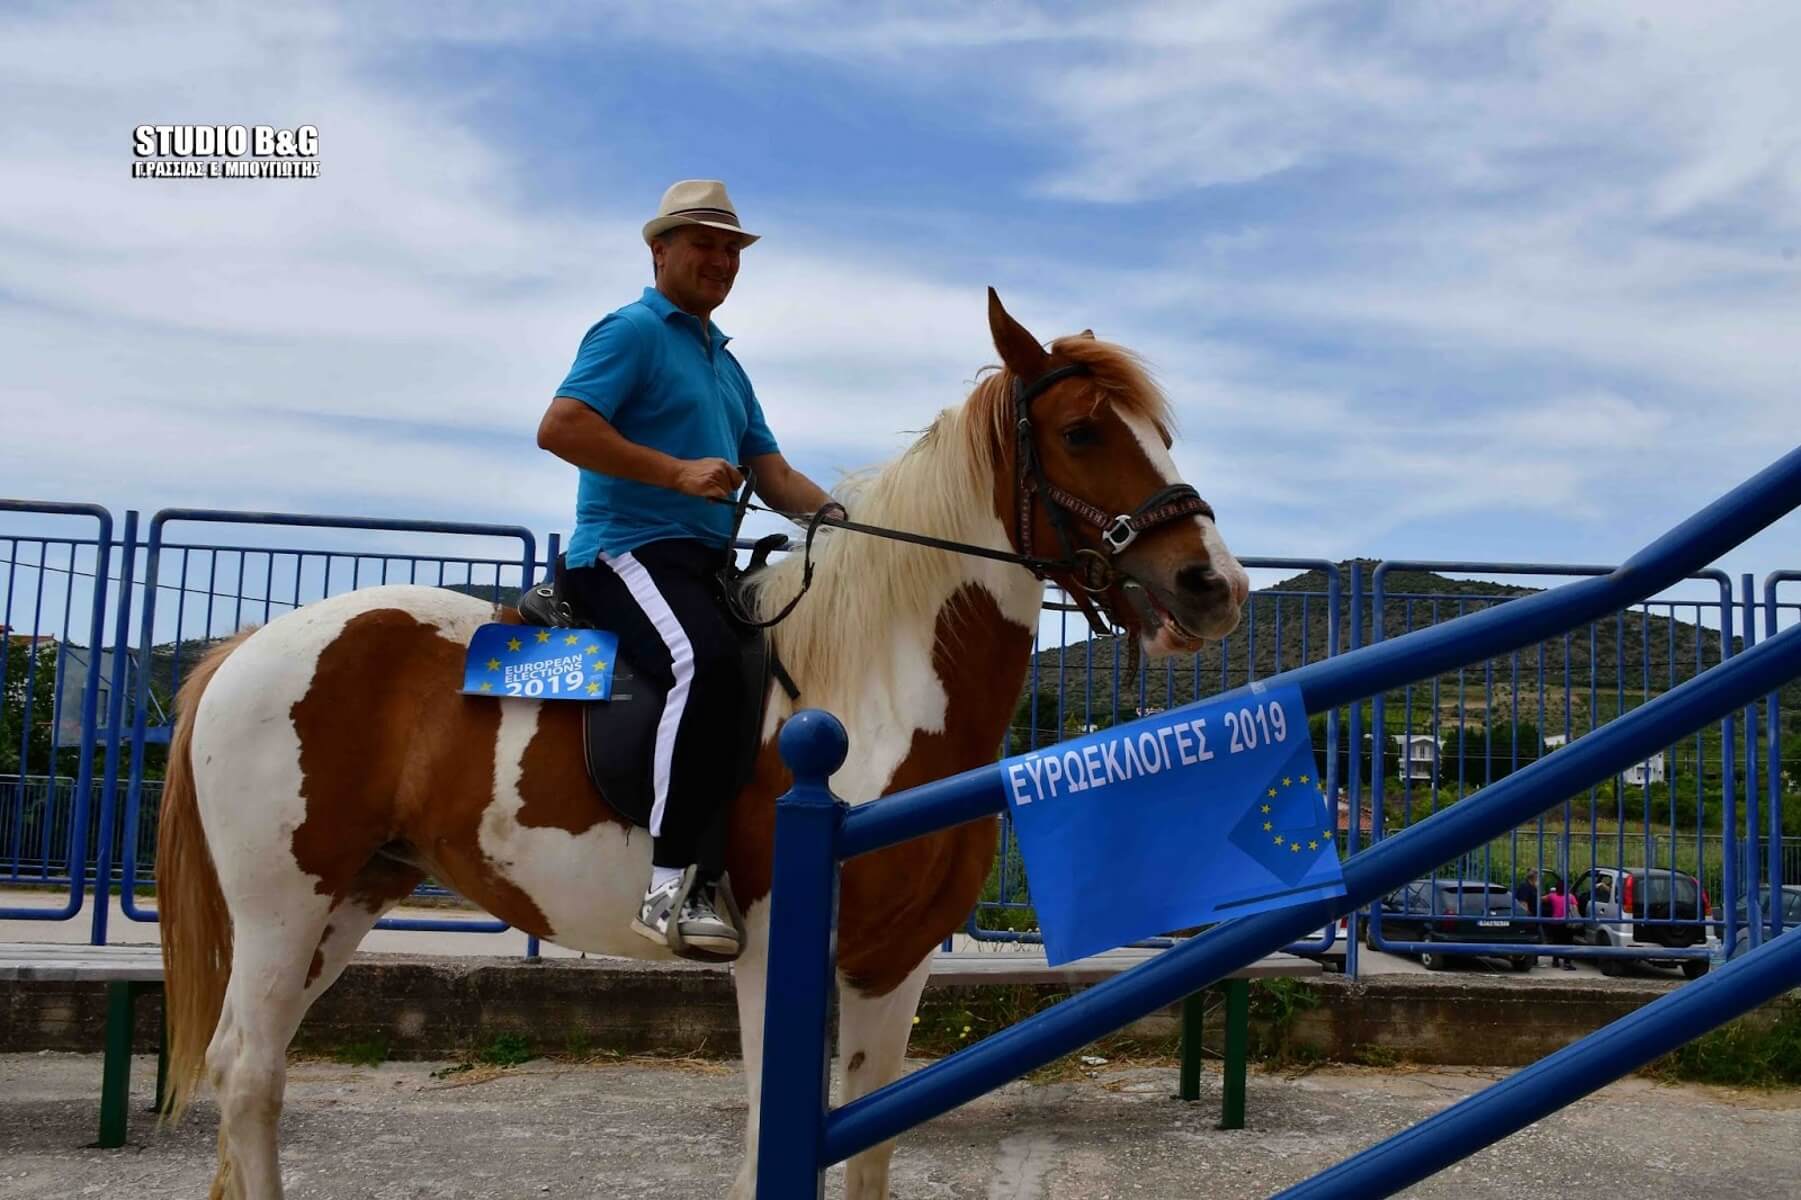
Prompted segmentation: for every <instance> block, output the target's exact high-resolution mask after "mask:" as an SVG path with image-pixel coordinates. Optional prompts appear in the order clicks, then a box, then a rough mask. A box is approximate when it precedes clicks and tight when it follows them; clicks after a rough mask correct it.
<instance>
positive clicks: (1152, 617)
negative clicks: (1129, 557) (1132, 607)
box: [1126, 580, 1204, 644]
mask: <svg viewBox="0 0 1801 1200" xmlns="http://www.w3.org/2000/svg"><path fill="white" fill-rule="evenodd" d="M1126 594H1127V595H1128V596H1129V597H1131V598H1132V599H1133V600H1135V601H1136V602H1137V603H1136V607H1137V609H1138V615H1139V616H1140V617H1142V618H1143V619H1144V624H1145V628H1144V630H1143V636H1144V637H1146V638H1155V637H1156V636H1157V631H1158V630H1159V629H1160V628H1168V630H1169V631H1170V632H1171V633H1172V634H1174V635H1175V636H1176V637H1177V638H1178V639H1180V640H1181V641H1184V642H1193V643H1196V644H1199V643H1200V642H1201V641H1203V640H1204V639H1203V638H1202V637H1201V635H1200V634H1198V633H1195V632H1193V631H1192V630H1190V629H1189V628H1188V627H1187V626H1186V625H1184V624H1182V622H1181V621H1179V620H1177V619H1176V615H1175V614H1174V613H1172V612H1171V611H1170V610H1169V606H1168V605H1166V604H1165V603H1163V601H1162V600H1161V599H1160V598H1159V597H1158V595H1157V590H1156V589H1155V588H1153V587H1151V586H1150V585H1148V584H1145V583H1141V582H1139V581H1138V580H1132V581H1131V582H1130V583H1128V584H1127V585H1126Z"/></svg>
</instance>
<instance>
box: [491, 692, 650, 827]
mask: <svg viewBox="0 0 1801 1200" xmlns="http://www.w3.org/2000/svg"><path fill="white" fill-rule="evenodd" d="M583 715H584V714H583V706H582V705H579V704H567V703H565V704H553V703H548V702H547V703H545V704H544V705H543V706H542V707H541V708H539V710H538V731H537V732H536V733H534V734H532V740H531V743H530V744H529V745H527V746H526V748H525V753H524V754H523V755H522V756H521V757H520V761H519V795H520V796H521V797H522V798H523V799H524V801H525V803H524V804H523V805H522V806H521V807H520V809H519V823H520V824H521V825H525V826H528V827H530V828H533V829H561V830H565V831H566V832H569V833H573V834H577V835H580V834H584V833H586V832H588V830H590V829H592V828H594V827H595V826H596V825H598V824H600V823H601V822H602V821H612V822H613V823H614V824H616V825H618V826H619V827H620V828H621V829H624V830H627V831H628V832H629V831H630V830H631V829H632V823H631V822H630V821H628V820H627V819H626V818H625V817H623V816H621V815H620V814H619V811H618V810H617V809H615V808H614V807H613V806H612V805H610V804H608V803H607V802H606V799H605V798H604V797H603V796H602V795H601V794H600V792H599V791H598V790H597V789H596V788H595V786H594V781H593V780H592V779H590V778H589V777H588V765H587V759H586V758H585V757H584V756H583V752H582V718H583Z"/></svg>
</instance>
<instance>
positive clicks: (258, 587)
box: [109, 508, 537, 933]
mask: <svg viewBox="0 0 1801 1200" xmlns="http://www.w3.org/2000/svg"><path fill="white" fill-rule="evenodd" d="M173 522H183V523H199V524H205V525H238V526H245V525H253V526H279V527H284V528H305V529H329V530H362V531H372V532H383V533H423V534H446V535H453V536H461V537H482V538H505V539H509V540H516V541H517V542H518V543H519V546H520V556H519V557H518V558H516V559H512V560H510V561H509V560H497V559H484V558H478V557H471V556H466V555H448V556H424V555H417V554H388V553H386V552H384V551H381V550H373V551H345V550H322V549H316V548H299V547H275V548H266V547H260V546H218V545H206V544H182V543H171V542H168V541H166V540H165V538H164V530H165V528H166V527H167V526H168V525H169V524H171V523H173ZM165 552H169V553H172V554H175V555H177V556H179V558H178V561H179V564H180V567H179V575H178V576H177V578H176V579H175V580H174V587H173V590H174V591H175V595H176V605H175V608H176V611H175V617H174V620H173V622H172V631H171V633H170V635H169V639H168V640H169V642H170V643H171V646H172V649H171V654H170V661H169V671H168V673H169V695H171V696H173V694H174V690H175V686H176V684H177V683H178V681H179V679H180V669H181V647H182V631H183V628H184V618H185V616H186V613H187V601H188V596H189V595H190V593H194V594H198V595H201V596H204V598H205V605H204V617H203V618H202V620H203V624H202V627H201V631H202V640H206V639H209V638H210V637H212V636H213V630H214V628H215V624H216V622H217V623H224V624H227V625H228V626H229V629H228V632H229V630H231V629H237V628H238V627H240V626H241V625H242V624H243V621H244V613H243V602H244V600H245V599H250V600H251V601H252V603H253V604H254V603H259V602H260V603H261V604H262V606H263V619H265V620H267V619H269V617H270V616H271V615H272V613H273V610H274V608H275V607H276V606H278V605H279V606H281V607H283V608H297V607H299V606H300V605H301V604H302V603H304V602H305V601H306V600H307V599H311V598H316V597H311V596H308V595H307V594H306V593H307V592H308V591H312V590H318V591H320V592H321V593H324V592H325V591H326V589H329V587H330V585H331V576H332V572H333V564H334V562H336V561H338V560H345V559H347V560H349V561H350V563H351V564H353V565H352V566H351V567H350V568H349V570H348V574H349V577H350V578H349V580H348V582H349V583H350V585H351V586H352V587H354V586H357V585H358V583H360V582H361V571H360V564H361V562H362V561H364V560H367V559H375V560H380V562H381V563H382V567H381V571H380V581H383V582H386V581H388V578H387V577H388V568H387V563H388V561H389V560H391V559H399V560H401V561H404V562H407V563H409V564H410V568H409V571H408V582H416V581H417V566H418V564H419V563H422V562H429V563H436V564H440V569H439V579H438V582H440V583H441V582H443V570H442V565H443V564H447V563H454V564H463V565H465V567H466V568H467V574H468V577H469V578H470V579H471V581H472V580H473V572H474V567H475V566H476V565H485V566H493V568H494V571H493V586H495V587H497V588H498V587H499V586H500V574H501V567H502V566H508V567H516V568H517V569H518V571H519V581H520V582H519V586H520V587H522V588H523V587H528V586H530V584H531V583H532V581H533V578H534V572H535V571H536V569H537V539H536V538H535V536H534V535H533V534H532V532H531V530H529V529H526V528H524V527H523V526H519V525H483V524H473V523H468V522H459V521H416V520H397V519H386V518H369V517H337V516H321V515H316V514H306V513H269V512H234V511H227V510H220V509H196V508H171V509H164V510H162V511H161V512H159V513H157V514H156V515H155V516H154V517H152V518H151V521H150V534H149V538H148V539H147V541H146V543H145V564H144V583H143V601H142V604H141V605H140V612H139V618H140V621H139V634H138V645H139V653H140V655H141V656H142V658H143V661H142V664H141V666H140V669H139V670H138V672H137V679H136V695H135V703H134V704H133V712H132V725H131V769H130V776H129V780H130V783H129V787H128V790H127V792H126V799H125V813H124V822H125V830H126V832H125V844H126V846H128V847H135V846H137V844H138V838H139V825H140V821H141V820H142V813H143V803H142V784H143V779H144V751H145V745H146V742H147V740H149V739H148V737H147V734H148V731H149V721H148V717H149V712H150V708H151V705H150V696H151V684H152V676H153V675H154V674H155V665H156V664H155V662H154V661H153V655H152V648H153V647H155V646H156V645H157V643H158V639H157V634H156V629H157V625H156V621H157V594H158V592H159V591H160V590H162V589H163V588H164V587H165V585H167V584H168V583H169V581H167V580H165V579H164V578H163V577H162V572H163V556H164V554H165ZM195 552H200V553H201V554H203V555H204V556H205V559H204V561H205V562H206V565H207V568H208V569H207V578H206V586H205V587H204V588H196V587H190V580H189V573H190V572H189V566H190V561H191V560H190V555H192V554H193V553H195ZM221 553H225V554H235V555H237V572H236V574H235V577H234V578H232V579H229V580H225V581H221V580H220V579H219V578H218V568H219V556H220V554H221ZM253 555H261V556H264V557H265V558H266V562H265V564H264V568H265V569H264V572H263V577H262V579H261V580H260V581H259V580H257V579H256V578H255V577H254V576H252V575H250V574H249V572H248V560H249V557H250V556H253ZM278 556H287V557H291V558H292V559H293V564H292V583H293V588H292V592H291V595H288V596H285V597H284V598H281V599H278V598H277V597H276V594H275V582H276V579H277V568H276V563H277V561H278ZM309 558H316V559H318V560H319V567H318V576H317V579H318V588H317V589H309V588H307V586H306V572H307V560H308V559H309ZM286 566H287V563H286V560H285V558H284V559H283V570H282V572H281V576H280V578H281V580H282V583H283V587H284V589H285V587H286V585H287V582H288V574H287V570H286ZM371 582H374V581H371ZM221 583H223V584H224V586H226V587H228V588H233V589H235V590H233V591H225V592H221V591H220V585H221ZM247 589H249V591H248V592H247ZM221 596H223V597H225V598H226V599H232V600H235V601H236V604H235V605H234V606H233V610H232V611H231V613H229V614H227V613H226V612H224V611H222V610H217V611H216V608H215V601H216V600H217V599H218V598H220V597H221ZM253 615H254V614H253ZM228 617H229V619H227V618H228ZM115 728H116V726H115ZM166 736H167V735H166V731H165V734H164V737H165V739H166ZM109 795H110V793H109ZM109 840H110V839H109ZM122 866H123V870H122V873H121V879H120V884H119V894H120V902H121V909H122V911H123V912H124V913H125V915H126V916H127V917H129V918H130V919H132V920H134V921H155V920H156V911H155V910H154V909H146V908H142V907H140V906H139V905H138V903H137V897H136V894H135V884H136V881H137V875H138V862H137V856H136V855H135V854H132V855H129V856H128V857H126V859H125V861H124V863H123V864H122ZM376 928H378V929H415V930H427V931H437V932H457V933H499V932H503V931H505V930H506V929H508V928H509V926H508V925H507V924H506V923H505V922H502V921H494V920H437V919H425V918H384V919H383V920H382V921H380V922H378V923H377V925H376Z"/></svg>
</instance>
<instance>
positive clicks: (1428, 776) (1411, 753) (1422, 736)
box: [1389, 733, 1438, 783]
mask: <svg viewBox="0 0 1801 1200" xmlns="http://www.w3.org/2000/svg"><path fill="white" fill-rule="evenodd" d="M1389 740H1391V741H1392V742H1394V744H1395V746H1396V747H1397V748H1398V749H1399V751H1400V758H1401V761H1400V762H1399V763H1398V764H1397V765H1396V767H1395V774H1396V775H1398V776H1399V777H1400V778H1402V779H1419V780H1424V781H1425V782H1427V783H1433V782H1436V781H1437V779H1438V739H1437V738H1435V737H1433V736H1432V735H1431V734H1429V733H1393V734H1390V735H1389Z"/></svg>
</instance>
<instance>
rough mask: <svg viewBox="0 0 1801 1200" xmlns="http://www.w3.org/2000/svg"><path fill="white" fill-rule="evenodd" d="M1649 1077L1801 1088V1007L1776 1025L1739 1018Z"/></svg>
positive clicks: (1655, 1066) (1660, 1063) (1661, 1062)
mask: <svg viewBox="0 0 1801 1200" xmlns="http://www.w3.org/2000/svg"><path fill="white" fill-rule="evenodd" d="M1645 1073H1646V1074H1648V1075H1651V1076H1654V1077H1656V1078H1659V1079H1666V1080H1670V1081H1671V1082H1682V1083H1718V1084H1726V1085H1729V1086H1733V1087H1753V1088H1783V1087H1801V1006H1796V1005H1789V1006H1787V1007H1785V1008H1784V1009H1783V1010H1782V1012H1781V1014H1780V1015H1778V1016H1777V1018H1776V1019H1775V1020H1774V1021H1770V1020H1767V1019H1760V1018H1758V1017H1741V1018H1739V1019H1738V1020H1736V1021H1733V1022H1732V1023H1730V1024H1728V1025H1724V1026H1721V1027H1720V1028H1719V1029H1715V1030H1713V1031H1711V1032H1709V1033H1705V1034H1702V1035H1701V1036H1700V1037H1698V1038H1696V1039H1695V1040H1694V1041H1692V1042H1690V1043H1689V1044H1688V1045H1686V1046H1684V1047H1682V1048H1681V1049H1680V1050H1678V1051H1676V1052H1675V1053H1674V1054H1669V1055H1666V1056H1664V1057H1663V1058H1661V1059H1658V1060H1657V1061H1656V1062H1655V1063H1652V1064H1651V1065H1650V1066H1649V1067H1647V1068H1645Z"/></svg>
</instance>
